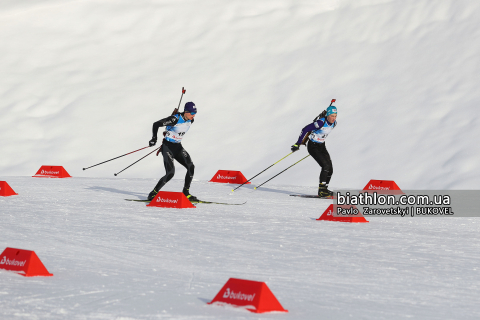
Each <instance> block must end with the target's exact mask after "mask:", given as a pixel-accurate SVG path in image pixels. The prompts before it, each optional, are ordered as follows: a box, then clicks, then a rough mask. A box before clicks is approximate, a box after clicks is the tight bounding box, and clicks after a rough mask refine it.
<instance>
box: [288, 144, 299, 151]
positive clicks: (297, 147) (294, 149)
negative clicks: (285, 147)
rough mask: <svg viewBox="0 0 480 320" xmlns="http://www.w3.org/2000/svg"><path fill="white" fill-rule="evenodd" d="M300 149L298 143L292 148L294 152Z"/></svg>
mask: <svg viewBox="0 0 480 320" xmlns="http://www.w3.org/2000/svg"><path fill="white" fill-rule="evenodd" d="M298 149H300V146H299V145H298V144H296V143H295V144H294V145H293V146H292V147H291V148H290V150H292V152H295V151H298Z"/></svg>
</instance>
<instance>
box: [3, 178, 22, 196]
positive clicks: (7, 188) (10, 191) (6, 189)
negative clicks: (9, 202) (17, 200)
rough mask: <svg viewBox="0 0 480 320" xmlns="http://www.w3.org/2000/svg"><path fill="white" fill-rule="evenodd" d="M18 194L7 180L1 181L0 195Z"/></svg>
mask: <svg viewBox="0 0 480 320" xmlns="http://www.w3.org/2000/svg"><path fill="white" fill-rule="evenodd" d="M14 195H18V193H15V191H13V189H12V188H11V187H10V186H9V185H8V183H7V181H0V197H8V196H14Z"/></svg>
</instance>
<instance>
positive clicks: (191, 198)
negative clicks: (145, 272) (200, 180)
mask: <svg viewBox="0 0 480 320" xmlns="http://www.w3.org/2000/svg"><path fill="white" fill-rule="evenodd" d="M188 190H189V189H185V188H183V194H184V195H185V196H186V197H187V199H188V200H190V202H198V201H200V200H198V199H197V197H195V196H192V195H191V194H190V192H189V191H188Z"/></svg>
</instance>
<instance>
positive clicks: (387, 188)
mask: <svg viewBox="0 0 480 320" xmlns="http://www.w3.org/2000/svg"><path fill="white" fill-rule="evenodd" d="M368 190H390V187H376V186H374V185H369V186H368Z"/></svg>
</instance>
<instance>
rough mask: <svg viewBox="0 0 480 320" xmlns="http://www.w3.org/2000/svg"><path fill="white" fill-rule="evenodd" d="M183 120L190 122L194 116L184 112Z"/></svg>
mask: <svg viewBox="0 0 480 320" xmlns="http://www.w3.org/2000/svg"><path fill="white" fill-rule="evenodd" d="M185 118H187V120H192V119H193V118H195V115H194V114H191V113H189V112H185Z"/></svg>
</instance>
